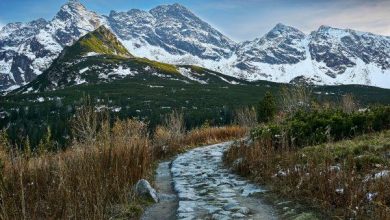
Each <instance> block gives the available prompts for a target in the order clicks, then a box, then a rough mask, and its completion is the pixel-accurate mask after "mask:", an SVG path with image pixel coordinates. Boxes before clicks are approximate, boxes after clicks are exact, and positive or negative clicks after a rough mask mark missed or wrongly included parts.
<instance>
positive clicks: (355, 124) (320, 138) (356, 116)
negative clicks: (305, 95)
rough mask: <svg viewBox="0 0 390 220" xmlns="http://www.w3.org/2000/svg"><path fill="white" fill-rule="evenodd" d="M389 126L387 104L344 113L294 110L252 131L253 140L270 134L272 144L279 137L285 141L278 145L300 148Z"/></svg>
mask: <svg viewBox="0 0 390 220" xmlns="http://www.w3.org/2000/svg"><path fill="white" fill-rule="evenodd" d="M388 128H390V107H389V106H383V107H374V108H372V109H370V110H368V111H365V112H352V113H349V114H348V113H345V112H343V111H340V110H325V111H311V112H304V111H298V112H297V113H295V114H294V115H293V116H292V117H290V118H288V119H286V120H285V121H284V122H282V123H277V124H276V123H272V122H271V123H268V124H267V125H265V126H264V125H263V126H259V127H257V128H255V129H253V130H252V132H251V135H252V137H254V138H255V139H260V138H264V135H265V134H267V138H268V137H271V138H272V139H273V140H272V142H273V143H275V145H273V146H274V147H276V148H278V147H281V146H279V145H278V144H277V143H279V141H278V140H277V139H280V136H282V135H283V136H285V137H284V138H285V139H287V140H288V141H287V142H283V144H284V145H287V146H282V147H296V146H299V147H304V146H307V145H315V144H320V143H324V142H326V141H330V140H334V141H337V140H342V139H344V138H350V137H353V136H356V135H359V134H364V133H368V132H373V131H381V130H384V129H388Z"/></svg>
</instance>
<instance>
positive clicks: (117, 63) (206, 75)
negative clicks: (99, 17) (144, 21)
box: [14, 26, 246, 93]
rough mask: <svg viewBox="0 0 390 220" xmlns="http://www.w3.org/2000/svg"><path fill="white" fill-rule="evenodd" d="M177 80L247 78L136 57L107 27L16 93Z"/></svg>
mask: <svg viewBox="0 0 390 220" xmlns="http://www.w3.org/2000/svg"><path fill="white" fill-rule="evenodd" d="M129 77H130V78H132V79H144V80H146V79H148V80H151V79H152V80H153V81H161V80H178V81H182V82H183V83H186V84H193V83H195V84H209V83H213V84H222V85H226V84H246V82H245V81H242V80H238V79H236V78H233V77H229V76H226V75H223V74H220V73H218V72H214V71H211V70H207V69H204V68H201V67H197V66H188V65H180V66H175V65H171V64H166V63H160V62H156V61H152V60H148V59H146V58H137V57H134V56H133V55H132V54H131V53H130V52H128V50H127V49H126V48H125V47H124V46H123V45H122V43H121V42H120V41H119V40H118V39H117V38H116V36H115V35H114V34H113V33H112V32H111V31H110V30H109V29H107V28H106V27H104V26H101V27H99V28H97V29H96V30H95V31H93V32H90V33H88V34H86V35H85V36H83V37H81V38H80V39H79V40H78V41H76V42H75V43H74V44H73V45H72V46H67V47H65V49H64V50H63V51H62V52H61V54H60V55H59V56H58V58H57V59H56V60H54V62H53V64H52V65H51V66H50V67H49V68H48V69H47V70H46V71H45V72H44V73H43V74H41V75H40V76H38V77H37V79H36V80H34V81H32V82H31V83H29V84H27V85H25V86H23V87H21V88H20V89H17V90H15V91H14V93H31V92H34V93H35V92H43V91H51V90H57V89H63V88H66V87H70V86H75V85H80V84H101V83H106V82H112V81H113V80H119V79H123V78H129Z"/></svg>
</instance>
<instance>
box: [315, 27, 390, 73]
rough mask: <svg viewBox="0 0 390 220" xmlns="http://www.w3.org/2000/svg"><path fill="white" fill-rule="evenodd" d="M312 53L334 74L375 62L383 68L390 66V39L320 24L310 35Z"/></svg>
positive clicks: (328, 71)
mask: <svg viewBox="0 0 390 220" xmlns="http://www.w3.org/2000/svg"><path fill="white" fill-rule="evenodd" d="M309 46H310V54H311V56H312V58H313V59H314V60H316V61H317V62H323V63H325V64H326V66H327V72H326V74H328V75H329V76H331V77H334V78H335V77H336V76H337V74H343V73H344V72H345V71H346V70H347V69H348V68H353V67H355V66H356V65H357V64H358V61H356V60H357V59H358V60H361V61H363V62H364V63H365V64H370V63H374V64H376V65H377V66H378V67H380V68H381V69H383V70H386V69H389V68H390V38H389V37H384V36H377V35H373V34H370V33H362V32H357V31H353V30H342V29H336V28H331V27H326V26H321V27H320V28H319V29H318V31H316V32H313V33H312V34H311V42H310V45H309Z"/></svg>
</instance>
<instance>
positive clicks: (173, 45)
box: [0, 0, 390, 90]
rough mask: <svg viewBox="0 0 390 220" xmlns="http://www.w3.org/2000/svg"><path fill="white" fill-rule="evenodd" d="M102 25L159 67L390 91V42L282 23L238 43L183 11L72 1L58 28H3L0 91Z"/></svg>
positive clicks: (39, 23)
mask: <svg viewBox="0 0 390 220" xmlns="http://www.w3.org/2000/svg"><path fill="white" fill-rule="evenodd" d="M101 24H105V25H106V26H107V27H108V28H110V29H111V30H112V31H113V32H114V33H115V34H116V35H117V36H118V37H119V39H120V41H121V42H122V43H123V44H124V46H125V47H126V48H127V49H128V50H129V51H130V52H131V53H132V54H134V55H135V56H139V57H146V58H149V59H152V60H157V61H160V62H166V63H171V64H194V65H199V66H203V67H205V68H208V69H211V70H214V71H218V72H222V73H224V74H226V75H230V76H234V77H237V78H242V79H246V80H269V81H275V82H290V81H297V80H303V79H304V80H306V81H310V82H312V83H315V84H365V85H373V86H380V87H385V88H390V37H386V36H378V35H374V34H370V33H363V32H357V31H353V30H342V29H336V28H331V27H326V26H322V27H320V28H319V29H318V30H317V31H314V32H312V33H311V34H309V35H305V34H304V33H302V32H301V31H299V30H297V29H295V28H292V27H289V26H285V25H283V24H278V25H276V26H275V28H273V29H272V30H271V31H270V32H268V33H267V34H266V35H265V36H263V37H261V38H257V39H255V40H253V41H247V42H243V43H240V44H237V43H235V42H233V41H231V40H229V38H227V37H225V36H224V35H223V34H221V33H220V32H218V31H217V30H215V29H214V28H212V27H211V26H210V25H209V24H207V23H206V22H204V21H202V20H201V19H200V18H198V17H197V16H196V15H194V14H193V13H192V12H191V11H189V10H188V9H186V8H185V7H183V6H181V5H179V4H174V5H164V6H158V7H156V8H154V9H152V10H150V11H142V10H138V9H132V10H130V11H128V12H115V11H112V12H111V13H110V15H109V16H99V15H97V14H96V13H94V12H91V11H88V10H87V9H86V8H85V7H84V6H83V5H81V4H80V3H79V2H78V1H77V0H70V1H69V2H68V3H67V4H65V5H64V6H62V7H61V10H60V11H59V12H58V13H57V15H56V16H55V17H54V18H53V20H51V21H45V20H43V19H39V20H36V21H33V22H30V23H25V24H24V23H13V24H8V25H7V26H5V27H3V29H2V30H1V31H0V90H5V89H14V88H15V87H16V86H20V85H23V84H25V83H27V82H30V81H32V80H33V79H34V78H35V77H36V76H37V75H39V74H41V72H42V71H43V70H45V69H47V68H48V66H49V65H50V64H51V63H52V61H53V60H54V59H55V57H57V56H58V54H59V53H60V52H61V51H62V49H63V48H64V46H67V45H71V44H72V43H73V42H74V41H75V40H77V39H79V38H80V37H81V36H83V35H85V34H86V33H88V32H90V31H92V30H94V29H96V28H97V27H98V26H100V25H101Z"/></svg>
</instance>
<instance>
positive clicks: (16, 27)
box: [0, 0, 104, 90]
mask: <svg viewBox="0 0 390 220" xmlns="http://www.w3.org/2000/svg"><path fill="white" fill-rule="evenodd" d="M102 21H104V19H102V18H101V17H100V16H98V15H97V14H95V13H93V12H89V11H88V10H86V8H85V7H84V6H83V5H81V4H80V3H79V2H78V1H76V0H71V1H69V2H68V3H67V4H65V5H64V6H62V7H61V10H60V11H59V12H58V13H57V15H56V16H55V17H54V18H53V20H52V21H50V22H48V21H46V20H44V19H39V20H36V21H32V22H29V23H20V22H19V23H11V24H8V25H6V26H5V27H3V28H2V30H1V31H0V90H6V89H14V88H17V87H18V86H20V85H24V84H26V83H28V82H30V81H32V80H34V79H35V78H36V76H37V75H40V74H41V73H42V71H44V70H45V69H47V68H48V67H49V65H50V64H51V63H52V61H53V60H54V59H55V58H56V57H57V56H58V54H59V53H60V52H61V51H62V49H63V47H64V46H67V45H71V44H72V43H73V42H74V41H75V40H77V39H78V38H80V37H81V36H83V35H85V34H86V33H88V32H90V31H92V30H94V29H95V28H97V27H98V26H99V24H100V23H101V22H102Z"/></svg>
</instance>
